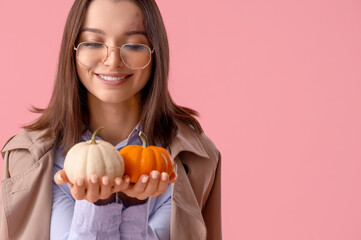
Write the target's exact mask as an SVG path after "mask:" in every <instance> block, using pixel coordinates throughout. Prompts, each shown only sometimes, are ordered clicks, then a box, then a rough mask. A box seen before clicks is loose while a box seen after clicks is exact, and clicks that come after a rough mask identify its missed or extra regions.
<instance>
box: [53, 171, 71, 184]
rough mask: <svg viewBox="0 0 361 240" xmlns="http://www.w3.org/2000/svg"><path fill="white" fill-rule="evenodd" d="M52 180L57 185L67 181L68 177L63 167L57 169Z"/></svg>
mask: <svg viewBox="0 0 361 240" xmlns="http://www.w3.org/2000/svg"><path fill="white" fill-rule="evenodd" d="M54 181H55V183H56V184H58V185H63V184H65V183H68V182H69V179H68V177H67V175H66V173H65V170H64V169H62V170H59V171H58V172H57V173H55V175H54Z"/></svg>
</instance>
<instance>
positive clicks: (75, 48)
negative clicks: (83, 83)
mask: <svg viewBox="0 0 361 240" xmlns="http://www.w3.org/2000/svg"><path fill="white" fill-rule="evenodd" d="M83 43H99V44H103V45H104V46H105V47H106V48H107V54H106V57H105V58H104V61H103V62H105V61H106V60H107V59H108V57H109V54H108V52H109V48H119V49H120V51H119V53H120V59H121V60H122V62H123V63H124V65H125V66H127V67H128V68H130V69H134V70H139V69H144V68H146V67H147V66H148V65H149V63H150V62H151V61H152V54H153V53H154V51H155V48H154V47H153V49H150V47H149V46H148V45H146V44H143V43H124V44H123V45H122V46H121V47H109V46H108V45H106V44H105V43H102V42H81V43H79V44H78V45H77V46H76V47H75V45H74V50H75V51H77V52H78V48H79V46H80V45H81V44H83ZM125 45H142V46H145V47H147V48H148V49H149V51H150V54H151V55H150V59H149V62H148V63H147V64H146V65H145V66H144V67H142V68H131V67H129V66H128V65H127V64H126V63H125V62H124V61H123V57H122V51H121V50H122V48H123V47H124V46H125ZM80 63H81V64H83V65H84V66H87V65H85V64H84V63H82V62H80ZM87 67H89V66H87Z"/></svg>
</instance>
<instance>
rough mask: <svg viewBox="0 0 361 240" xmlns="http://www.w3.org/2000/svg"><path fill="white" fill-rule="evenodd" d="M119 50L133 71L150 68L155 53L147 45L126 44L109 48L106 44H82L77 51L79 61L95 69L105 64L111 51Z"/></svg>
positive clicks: (125, 62)
mask: <svg viewBox="0 0 361 240" xmlns="http://www.w3.org/2000/svg"><path fill="white" fill-rule="evenodd" d="M111 48H114V49H119V50H120V56H121V59H122V61H123V63H124V64H125V65H126V66H127V67H128V68H131V69H143V68H145V67H147V66H148V64H149V63H150V61H151V59H152V53H153V52H154V48H153V50H151V49H150V48H149V47H148V46H147V45H145V44H138V43H136V44H134V43H126V44H124V45H123V46H121V47H108V46H107V45H105V44H104V43H98V42H82V43H79V44H78V46H77V47H74V50H76V57H77V59H78V61H79V62H80V63H81V64H83V65H85V66H87V67H94V66H96V65H97V64H98V63H100V62H104V61H105V60H106V59H107V58H108V56H109V55H110V49H111Z"/></svg>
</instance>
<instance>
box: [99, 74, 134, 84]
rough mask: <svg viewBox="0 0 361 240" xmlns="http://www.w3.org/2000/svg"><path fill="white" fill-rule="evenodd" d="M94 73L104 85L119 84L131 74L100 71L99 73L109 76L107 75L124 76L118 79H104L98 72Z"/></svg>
mask: <svg viewBox="0 0 361 240" xmlns="http://www.w3.org/2000/svg"><path fill="white" fill-rule="evenodd" d="M95 75H96V76H97V78H98V79H99V80H100V81H101V82H102V83H104V84H105V85H109V86H119V85H121V84H123V83H124V82H126V81H127V80H128V79H129V78H130V77H131V76H132V75H133V74H120V73H105V74H103V73H101V75H104V76H109V77H125V78H123V79H121V80H118V81H110V80H105V79H103V78H101V77H100V76H99V74H98V73H95Z"/></svg>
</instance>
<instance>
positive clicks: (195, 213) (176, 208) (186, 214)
mask: <svg viewBox="0 0 361 240" xmlns="http://www.w3.org/2000/svg"><path fill="white" fill-rule="evenodd" d="M178 127H179V128H178V134H177V136H176V138H175V139H174V140H173V142H172V144H171V146H170V152H171V156H172V158H173V159H174V162H175V168H176V172H177V175H178V179H177V182H176V183H174V184H172V199H173V201H172V217H171V231H170V233H171V239H175V240H178V239H180V240H181V239H206V233H207V230H206V226H205V223H204V220H203V216H202V210H201V208H200V206H199V204H198V201H197V198H196V196H195V195H194V190H193V188H192V185H191V183H190V181H189V178H188V176H187V173H186V171H185V169H184V167H183V164H182V159H181V153H182V152H192V153H194V154H195V155H196V156H198V157H201V158H209V156H208V154H207V153H206V151H205V150H204V148H203V146H202V144H201V143H200V141H199V139H198V137H197V135H196V134H195V133H194V132H193V131H192V129H191V128H190V127H186V126H184V125H183V124H181V123H178ZM196 159H197V158H196V157H195V159H194V160H195V161H196ZM180 226H181V227H180Z"/></svg>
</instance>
